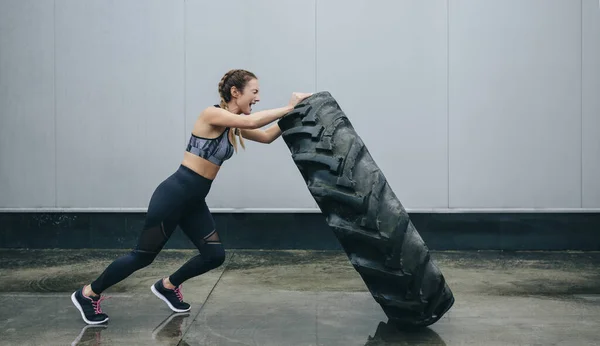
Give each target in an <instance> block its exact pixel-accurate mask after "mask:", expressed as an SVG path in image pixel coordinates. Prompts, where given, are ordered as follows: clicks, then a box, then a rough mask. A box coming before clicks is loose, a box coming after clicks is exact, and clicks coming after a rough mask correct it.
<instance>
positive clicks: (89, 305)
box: [71, 174, 187, 324]
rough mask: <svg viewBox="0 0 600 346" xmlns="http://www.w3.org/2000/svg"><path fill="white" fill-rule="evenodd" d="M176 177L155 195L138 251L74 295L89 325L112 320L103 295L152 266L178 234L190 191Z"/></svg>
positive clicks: (133, 251)
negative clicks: (171, 238)
mask: <svg viewBox="0 0 600 346" xmlns="http://www.w3.org/2000/svg"><path fill="white" fill-rule="evenodd" d="M177 180H178V179H177V175H176V174H174V175H172V176H170V177H169V178H167V179H166V180H165V181H163V182H162V183H161V184H160V185H159V186H158V187H157V188H156V190H155V191H154V193H153V194H152V198H151V199H150V203H149V205H148V212H147V215H146V220H145V224H144V227H143V230H142V232H141V234H140V236H139V239H138V243H137V245H136V246H135V248H134V249H133V250H132V251H131V252H130V253H128V254H127V255H125V256H121V257H119V258H117V259H116V260H115V261H113V262H112V263H111V264H110V265H109V266H108V267H106V269H105V270H104V272H103V273H102V274H101V275H100V276H99V277H98V278H97V279H96V280H94V281H93V282H92V283H91V284H90V285H86V286H84V287H83V288H82V289H80V290H78V291H76V292H75V293H73V296H72V298H71V299H72V301H73V303H74V304H75V306H76V307H77V308H78V309H79V310H80V312H81V315H82V318H83V319H84V321H85V322H87V323H89V324H94V323H102V322H104V321H106V320H108V316H106V314H104V313H102V310H101V309H100V305H99V303H100V301H101V299H100V296H99V295H100V294H101V293H102V292H104V291H105V290H106V289H107V288H109V287H111V286H113V285H115V284H116V283H118V282H120V281H122V280H124V279H125V278H127V277H128V276H129V275H131V274H132V273H134V272H135V271H137V270H139V269H142V268H144V267H146V266H148V265H150V264H151V263H152V262H153V261H154V258H155V257H156V256H157V255H158V253H159V252H160V250H161V249H162V248H163V246H164V245H165V243H166V242H167V241H168V240H169V237H170V236H171V234H172V233H173V231H174V230H175V227H176V226H177V223H178V222H179V219H180V217H181V214H182V210H183V209H184V205H185V202H186V199H187V198H186V191H185V189H184V188H183V187H182V186H181V185H180V184H179V183H178V181H177Z"/></svg>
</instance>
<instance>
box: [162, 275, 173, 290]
mask: <svg viewBox="0 0 600 346" xmlns="http://www.w3.org/2000/svg"><path fill="white" fill-rule="evenodd" d="M163 286H164V287H165V288H168V289H170V290H174V289H175V285H173V284H172V283H171V281H169V278H168V277H166V278H163Z"/></svg>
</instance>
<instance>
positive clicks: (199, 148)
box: [186, 105, 233, 166]
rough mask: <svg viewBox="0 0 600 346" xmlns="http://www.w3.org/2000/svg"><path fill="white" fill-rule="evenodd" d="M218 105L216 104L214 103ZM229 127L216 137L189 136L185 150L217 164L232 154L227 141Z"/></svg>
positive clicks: (230, 146)
mask: <svg viewBox="0 0 600 346" xmlns="http://www.w3.org/2000/svg"><path fill="white" fill-rule="evenodd" d="M215 107H218V105H215ZM229 130H230V129H229V127H227V128H225V131H223V133H221V135H219V137H217V138H204V137H199V136H196V135H194V134H193V133H192V134H191V136H190V140H189V142H188V145H187V148H186V151H188V152H190V153H192V154H194V155H197V156H200V157H201V158H203V159H206V160H208V161H210V162H212V163H214V164H215V165H217V166H221V165H222V164H223V162H224V161H225V160H227V159H229V158H231V156H232V155H233V145H232V144H231V142H230V141H229Z"/></svg>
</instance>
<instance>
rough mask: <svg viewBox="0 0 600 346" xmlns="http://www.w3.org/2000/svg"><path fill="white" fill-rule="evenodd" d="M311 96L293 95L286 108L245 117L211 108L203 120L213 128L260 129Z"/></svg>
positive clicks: (306, 94)
mask: <svg viewBox="0 0 600 346" xmlns="http://www.w3.org/2000/svg"><path fill="white" fill-rule="evenodd" d="M311 95H312V93H292V97H291V98H290V102H289V103H288V105H287V106H285V107H280V108H274V109H267V110H264V111H260V112H256V113H252V114H250V115H245V116H240V115H237V114H233V113H231V112H229V111H227V110H225V109H222V108H218V107H209V108H207V109H206V110H205V111H204V114H203V119H204V120H205V121H206V122H207V123H209V124H211V125H213V126H224V127H233V128H238V129H258V128H261V127H263V126H265V125H267V124H270V123H271V122H273V121H275V120H277V119H279V118H281V117H282V116H284V115H286V114H287V113H289V112H291V111H292V110H293V109H294V107H296V105H297V104H298V102H300V101H302V100H303V99H305V98H307V97H309V96H311Z"/></svg>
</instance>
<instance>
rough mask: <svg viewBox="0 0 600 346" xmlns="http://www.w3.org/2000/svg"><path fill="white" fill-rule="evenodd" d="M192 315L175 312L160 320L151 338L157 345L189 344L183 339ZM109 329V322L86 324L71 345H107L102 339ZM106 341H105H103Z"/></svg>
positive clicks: (182, 345) (184, 345)
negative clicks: (186, 323) (104, 332)
mask: <svg viewBox="0 0 600 346" xmlns="http://www.w3.org/2000/svg"><path fill="white" fill-rule="evenodd" d="M188 317H190V313H189V312H181V313H173V314H171V315H169V316H168V317H167V318H166V319H164V320H163V321H161V322H160V324H159V325H158V326H156V328H154V330H152V333H151V335H149V338H151V339H152V340H154V341H155V344H157V345H164V346H175V345H181V346H186V345H188V344H187V343H186V342H185V341H183V340H181V339H182V337H183V333H184V331H185V330H184V329H185V328H184V324H183V323H184V322H185V320H186V319H187V318H188ZM107 329H108V324H98V325H86V326H84V327H83V328H82V329H81V332H80V333H79V335H77V337H76V338H75V340H73V342H72V343H71V346H75V345H93V346H98V345H106V344H110V342H109V343H107V342H106V340H103V339H102V332H103V331H106V330H107ZM103 341H105V343H103Z"/></svg>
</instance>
